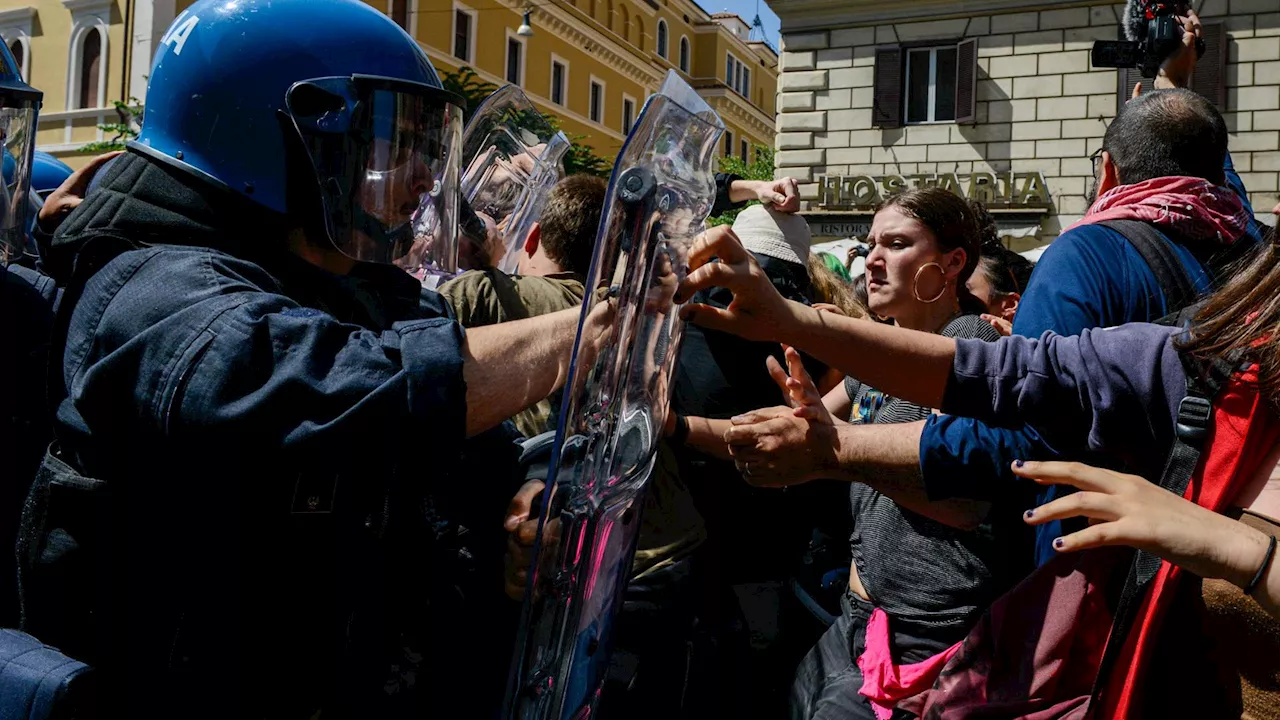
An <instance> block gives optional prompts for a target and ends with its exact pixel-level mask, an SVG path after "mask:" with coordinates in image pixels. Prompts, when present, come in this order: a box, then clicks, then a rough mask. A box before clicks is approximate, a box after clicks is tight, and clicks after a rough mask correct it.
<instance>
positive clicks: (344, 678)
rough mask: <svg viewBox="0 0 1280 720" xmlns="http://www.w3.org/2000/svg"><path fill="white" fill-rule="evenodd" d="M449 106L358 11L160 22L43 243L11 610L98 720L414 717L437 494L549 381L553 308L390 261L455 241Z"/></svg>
mask: <svg viewBox="0 0 1280 720" xmlns="http://www.w3.org/2000/svg"><path fill="white" fill-rule="evenodd" d="M460 103H461V100H460V99H459V98H457V97H455V96H453V95H451V94H449V93H447V92H445V91H444V90H443V89H442V87H441V84H440V81H439V78H438V77H437V74H436V72H435V70H434V69H433V68H432V66H431V63H430V62H429V60H428V59H427V57H426V55H425V54H424V53H423V51H422V50H421V48H420V47H419V46H418V44H417V43H416V42H414V40H413V39H412V38H410V37H409V36H408V35H407V34H405V32H404V31H403V30H401V29H400V28H399V27H398V26H397V25H395V24H394V23H393V22H392V21H391V20H390V19H388V18H387V17H386V16H385V15H383V14H381V13H379V12H377V11H376V10H374V9H372V8H371V7H369V6H368V5H367V4H364V3H361V2H357V1H356V0H270V1H268V0H202V1H201V2H198V3H196V4H195V5H193V6H192V7H190V8H189V9H188V10H186V11H185V12H183V13H182V14H181V15H180V16H179V17H178V18H177V19H176V20H175V21H174V23H173V25H172V26H171V27H170V29H169V31H168V32H167V33H166V34H165V35H164V37H163V38H162V40H161V43H160V47H159V50H158V53H157V56H156V59H155V62H154V66H153V68H152V71H151V75H150V85H149V87H148V91H147V99H146V111H145V112H146V114H145V117H144V121H143V125H142V128H143V129H142V132H141V135H140V136H139V137H138V140H137V142H134V143H131V144H130V146H129V150H128V152H127V153H126V154H124V155H122V156H120V157H119V158H117V159H116V160H114V161H113V162H112V163H111V164H110V165H109V166H108V168H107V169H106V170H105V171H104V172H103V175H102V178H101V182H100V184H99V185H98V186H97V188H96V189H95V191H94V192H93V193H90V194H89V196H88V197H86V199H85V200H84V202H83V204H81V205H80V206H79V207H78V208H77V209H76V210H75V211H74V212H73V213H72V214H71V215H70V217H68V218H67V220H66V221H65V222H64V223H63V224H62V226H61V227H60V228H59V229H58V232H57V234H56V235H55V237H54V239H53V242H52V244H51V247H50V249H49V257H47V258H43V260H44V261H45V262H46V264H47V266H48V268H49V270H50V271H51V272H52V273H54V274H56V275H57V276H58V277H59V278H60V279H61V280H62V281H63V282H65V283H66V284H67V288H68V289H67V292H66V295H65V296H64V300H63V310H62V311H60V315H59V327H58V329H57V331H56V332H55V335H54V338H55V339H54V350H55V352H60V353H61V357H62V358H63V365H62V380H63V383H62V384H63V386H64V387H62V388H60V389H61V390H63V391H64V392H65V398H63V399H62V401H61V404H60V406H59V407H58V412H57V419H56V423H55V429H56V431H57V436H58V447H57V448H56V449H55V452H51V453H50V454H49V455H47V456H46V458H45V461H44V463H43V465H42V467H41V473H40V475H39V477H38V478H37V482H36V487H35V489H34V490H33V502H32V503H31V504H30V505H29V507H31V508H32V511H31V512H29V513H28V517H27V518H25V519H24V521H25V522H26V523H27V525H28V531H27V532H26V533H24V544H23V546H22V548H21V551H22V553H23V554H22V557H23V560H22V562H23V576H22V578H23V579H22V586H23V587H22V590H23V602H24V610H25V611H26V620H27V627H28V629H30V630H31V631H32V632H33V633H35V634H36V635H37V636H39V637H41V639H43V640H45V641H47V642H51V643H52V644H55V645H58V646H60V647H61V648H62V649H63V650H64V651H65V652H67V653H69V654H71V655H73V656H76V657H78V658H81V659H85V660H87V661H89V662H91V663H92V664H95V665H96V666H97V667H98V669H99V671H100V672H102V673H103V674H104V675H105V676H106V677H105V681H104V682H103V683H102V686H103V687H105V688H107V689H108V690H109V691H110V693H111V697H110V698H108V705H106V707H108V708H109V709H110V710H111V712H109V713H107V714H109V715H120V716H124V715H127V716H129V717H151V716H165V717H233V716H241V715H246V714H252V715H254V716H257V717H309V716H312V715H313V714H314V713H316V712H317V711H323V717H325V718H329V717H344V716H359V717H385V716H391V715H400V714H410V713H417V714H418V715H419V716H421V713H422V712H423V711H424V710H430V708H431V702H432V698H430V697H429V696H427V695H426V694H425V693H423V692H422V690H423V686H425V685H428V684H429V681H430V680H431V678H432V675H433V670H434V669H436V668H438V667H440V666H441V664H443V663H447V661H448V655H447V653H448V648H447V647H442V645H443V643H441V642H439V641H438V639H435V638H433V632H434V629H435V628H436V627H437V625H438V622H436V621H440V620H441V615H442V613H444V611H443V610H442V609H441V602H440V597H441V595H440V592H439V587H438V586H439V585H448V584H449V583H448V579H447V577H444V576H445V575H446V573H445V571H444V569H443V568H442V566H441V564H440V554H439V553H438V552H436V550H437V549H438V545H437V544H438V541H439V540H440V538H441V536H442V535H444V534H447V533H448V529H447V527H448V518H447V512H444V511H442V509H441V508H442V505H441V503H440V502H439V498H440V493H441V492H443V491H445V490H448V488H446V487H444V486H446V485H448V482H447V480H448V479H449V478H453V477H457V475H454V474H452V473H451V472H450V469H451V467H452V465H453V464H454V463H455V462H456V461H457V458H458V454H459V448H460V445H461V444H462V442H463V440H464V439H465V438H467V437H469V436H472V435H475V434H477V433H480V432H482V431H484V430H486V429H487V428H490V427H493V426H495V425H497V424H498V423H500V422H501V421H502V420H503V419H504V418H507V417H510V416H511V415H513V414H515V413H516V412H518V411H520V410H521V409H523V408H525V407H527V406H529V405H531V404H533V403H534V402H536V401H538V400H540V399H541V398H543V397H546V396H547V395H549V394H550V393H551V392H553V390H554V389H555V388H556V387H557V386H558V385H559V384H560V383H562V382H563V379H564V378H565V376H566V374H567V371H568V365H569V360H570V357H569V355H570V348H571V346H572V344H573V339H574V335H575V332H576V330H577V326H578V315H579V313H578V311H577V310H568V311H564V312H560V313H555V314H551V315H546V316H542V317H539V318H533V319H530V320H525V321H519V322H513V323H507V324H503V325H499V326H493V327H487V328H478V329H476V330H472V331H466V332H464V331H463V329H462V328H461V327H460V326H459V325H458V324H457V323H455V322H454V321H453V320H452V319H451V318H450V317H449V316H448V312H447V309H446V307H445V305H444V304H443V303H442V302H441V301H440V299H439V297H438V296H436V295H435V294H434V293H430V292H427V291H423V290H422V289H421V287H420V286H419V284H418V282H417V281H415V280H414V279H412V278H411V277H410V275H409V274H407V273H406V272H404V268H405V258H406V257H408V256H409V250H410V247H411V245H412V243H413V241H414V238H415V236H418V237H420V236H421V234H420V232H419V231H420V230H421V229H420V228H414V227H411V225H412V224H413V223H414V222H416V221H417V219H419V218H424V217H425V218H432V219H433V222H434V225H433V226H432V227H431V228H430V229H429V230H428V232H430V233H432V237H433V239H434V241H437V242H448V241H450V240H451V239H452V234H453V233H455V232H456V217H457V215H456V213H457V205H456V203H457V198H458V194H457V188H456V182H457V177H458V170H457V166H456V156H457V153H458V143H459V137H460V129H461V120H462V115H461V109H460ZM397 265H399V266H400V267H397ZM408 269H411V268H408ZM609 324H610V319H609V317H608V311H603V312H597V313H595V314H594V315H593V316H592V318H590V319H589V320H588V322H587V327H586V329H585V330H584V332H587V333H588V334H589V336H590V337H593V338H601V342H603V336H604V334H606V333H607V329H606V328H607V327H608V326H609ZM471 482H483V481H475V480H472V481H471ZM464 490H465V488H464ZM508 495H509V493H508ZM444 620H445V621H447V620H448V618H447V617H446V618H444ZM433 622H436V624H433ZM433 661H434V663H435V664H433ZM450 690H452V689H450ZM439 697H440V696H437V699H438V698H439Z"/></svg>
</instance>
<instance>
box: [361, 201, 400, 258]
mask: <svg viewBox="0 0 1280 720" xmlns="http://www.w3.org/2000/svg"><path fill="white" fill-rule="evenodd" d="M355 221H356V229H357V230H359V231H360V232H362V233H364V234H365V235H366V236H368V237H369V239H371V240H373V241H374V242H375V243H377V245H378V247H379V248H380V249H381V250H382V251H383V252H384V253H385V255H384V257H383V262H387V263H389V262H391V261H392V260H393V259H395V256H396V255H397V253H396V249H397V248H399V247H401V246H402V245H407V244H408V243H410V242H412V241H413V223H411V222H406V223H402V224H401V225H400V226H399V227H397V228H395V229H394V230H388V229H387V226H386V225H384V224H383V223H382V221H381V220H379V219H377V218H375V217H374V216H372V215H370V214H369V213H368V212H366V211H365V210H364V208H362V207H356V210H355Z"/></svg>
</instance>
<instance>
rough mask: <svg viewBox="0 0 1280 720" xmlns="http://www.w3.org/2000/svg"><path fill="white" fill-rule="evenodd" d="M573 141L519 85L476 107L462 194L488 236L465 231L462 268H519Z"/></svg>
mask: <svg viewBox="0 0 1280 720" xmlns="http://www.w3.org/2000/svg"><path fill="white" fill-rule="evenodd" d="M569 145H570V143H569V138H567V137H565V134H564V133H562V132H560V131H558V130H556V129H555V128H554V127H552V125H551V123H549V122H548V121H547V119H546V118H545V117H543V115H542V113H539V112H538V110H537V109H536V108H534V106H533V103H532V102H530V101H529V98H528V97H526V96H525V94H524V92H522V91H521V90H520V88H518V87H516V86H515V85H507V86H505V87H503V88H500V89H499V90H498V91H496V92H494V93H493V94H492V95H490V96H489V97H488V98H487V99H486V100H485V101H484V103H482V104H481V105H480V107H478V108H476V112H475V114H474V115H472V116H471V120H470V121H468V122H467V127H466V130H465V131H464V133H463V136H462V167H463V173H462V197H463V199H465V200H466V202H467V203H468V204H469V205H470V207H471V210H472V211H473V212H474V213H475V214H476V216H477V217H478V218H479V220H480V221H481V223H483V226H484V229H483V232H484V236H483V237H478V236H477V235H478V233H477V232H471V233H463V237H462V238H460V242H459V252H458V268H459V269H461V270H470V269H476V268H480V267H496V268H498V269H499V270H501V271H503V272H506V273H514V272H515V271H516V260H517V258H518V257H519V251H520V247H521V246H522V245H523V243H524V240H525V238H526V237H527V236H528V235H529V228H530V227H531V226H532V225H533V223H534V222H535V221H537V219H538V217H539V216H540V215H541V214H542V207H543V205H544V204H545V203H546V200H547V194H548V193H549V192H551V188H552V187H553V186H555V184H556V182H557V181H559V179H560V175H561V171H562V166H561V160H562V159H563V158H564V154H565V153H566V152H567V151H568V150H569ZM476 229H477V230H479V229H480V228H479V227H478V226H477V228H476Z"/></svg>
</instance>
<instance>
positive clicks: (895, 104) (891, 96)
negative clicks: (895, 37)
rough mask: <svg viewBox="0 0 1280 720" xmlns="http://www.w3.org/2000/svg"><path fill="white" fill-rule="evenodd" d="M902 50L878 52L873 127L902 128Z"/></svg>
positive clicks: (872, 116) (897, 48)
mask: <svg viewBox="0 0 1280 720" xmlns="http://www.w3.org/2000/svg"><path fill="white" fill-rule="evenodd" d="M902 56H903V53H902V48H900V47H893V48H884V49H880V50H876V77H875V90H874V94H875V100H874V106H873V107H872V110H871V125H872V126H874V127H881V128H896V127H901V126H902Z"/></svg>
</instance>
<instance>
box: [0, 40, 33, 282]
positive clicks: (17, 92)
mask: <svg viewBox="0 0 1280 720" xmlns="http://www.w3.org/2000/svg"><path fill="white" fill-rule="evenodd" d="M42 97H43V94H42V93H41V92H40V91H39V90H36V89H35V88H33V87H31V86H30V85H28V84H26V83H25V82H23V80H22V75H21V74H19V72H18V63H17V62H16V61H15V60H14V59H13V54H12V53H11V52H9V48H8V47H5V46H4V43H0V262H6V263H7V262H8V260H9V258H10V257H13V256H15V254H17V253H21V252H22V248H23V246H24V244H25V241H26V234H27V220H28V218H29V216H30V208H31V200H30V190H31V158H32V152H33V151H34V150H35V144H36V140H35V136H36V118H37V116H38V115H39V113H40V100H41V98H42Z"/></svg>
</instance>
